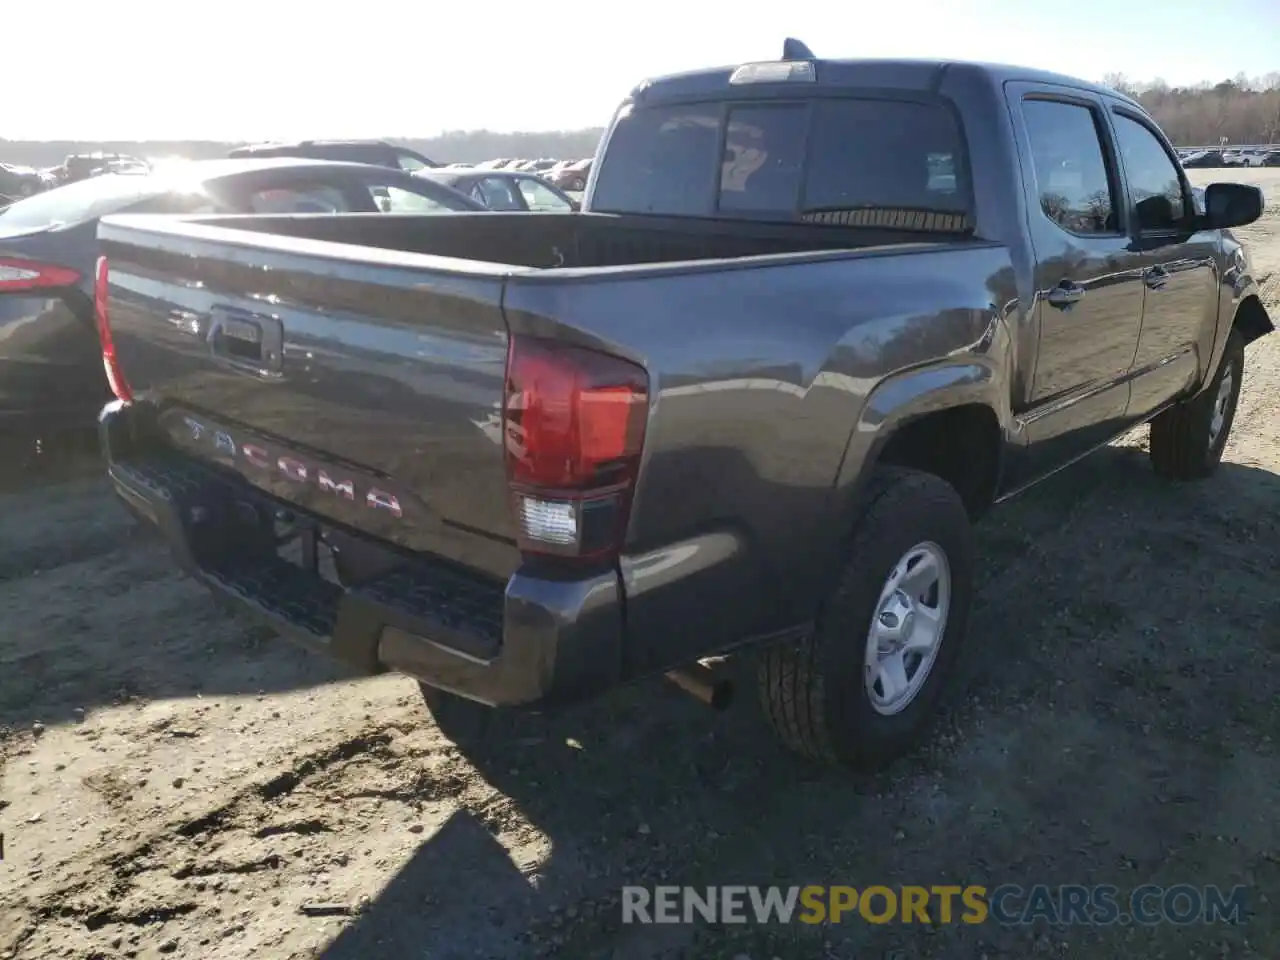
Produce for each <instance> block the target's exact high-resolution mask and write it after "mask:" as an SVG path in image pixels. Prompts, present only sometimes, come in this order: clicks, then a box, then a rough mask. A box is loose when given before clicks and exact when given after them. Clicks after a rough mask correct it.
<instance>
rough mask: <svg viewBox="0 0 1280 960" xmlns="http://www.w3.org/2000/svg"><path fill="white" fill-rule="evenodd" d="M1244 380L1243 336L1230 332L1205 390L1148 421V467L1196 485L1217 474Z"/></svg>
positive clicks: (1158, 473) (1162, 474)
mask: <svg viewBox="0 0 1280 960" xmlns="http://www.w3.org/2000/svg"><path fill="white" fill-rule="evenodd" d="M1243 379H1244V337H1243V336H1242V335H1241V333H1240V331H1238V330H1236V329H1234V328H1233V329H1232V331H1231V333H1230V334H1229V335H1228V336H1227V346H1226V349H1225V350H1224V351H1223V353H1222V361H1221V363H1219V364H1218V372H1217V373H1216V374H1215V375H1214V378H1213V382H1212V383H1210V384H1209V389H1207V390H1205V391H1203V392H1202V393H1200V394H1199V395H1198V396H1195V397H1192V398H1191V399H1190V400H1186V401H1183V402H1182V403H1179V404H1178V405H1177V406H1174V407H1170V408H1169V409H1168V410H1166V411H1165V412H1164V413H1162V414H1160V415H1159V416H1158V417H1156V418H1155V419H1154V420H1152V421H1151V453H1150V456H1151V465H1152V467H1153V468H1154V469H1155V472H1156V474H1157V475H1158V476H1161V477H1165V478H1167V479H1169V480H1200V479H1202V478H1204V477H1207V476H1209V475H1210V474H1212V473H1213V472H1214V471H1215V470H1217V469H1218V464H1220V463H1221V462H1222V452H1223V450H1225V449H1226V446H1227V439H1228V438H1229V437H1230V435H1231V425H1232V423H1233V422H1234V421H1235V416H1236V405H1237V404H1238V403H1239V401H1240V384H1241V381H1242V380H1243Z"/></svg>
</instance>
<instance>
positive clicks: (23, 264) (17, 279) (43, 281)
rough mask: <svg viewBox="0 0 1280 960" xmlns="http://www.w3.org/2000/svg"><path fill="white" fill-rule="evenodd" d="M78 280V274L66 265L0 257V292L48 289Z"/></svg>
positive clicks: (77, 281) (73, 283)
mask: <svg viewBox="0 0 1280 960" xmlns="http://www.w3.org/2000/svg"><path fill="white" fill-rule="evenodd" d="M79 282H80V274H78V273H77V272H76V271H74V270H71V269H68V268H67V267H59V266H57V265H55V264H52V263H40V262H38V261H35V260H21V259H16V258H13V257H0V293H21V292H23V291H26V290H50V289H53V288H55V287H70V286H74V285H75V284H77V283H79Z"/></svg>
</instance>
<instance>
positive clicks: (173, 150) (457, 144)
mask: <svg viewBox="0 0 1280 960" xmlns="http://www.w3.org/2000/svg"><path fill="white" fill-rule="evenodd" d="M603 132H604V131H603V128H601V127H593V128H590V129H587V130H560V131H554V130H553V131H549V132H547V133H495V132H494V131H492V130H454V131H448V132H446V133H443V134H441V135H440V136H437V137H425V138H407V137H388V138H387V139H388V140H390V141H391V142H393V143H398V144H401V145H403V146H406V147H409V148H410V149H412V150H417V151H418V152H419V153H421V154H423V155H424V156H428V157H430V158H431V159H433V160H435V161H437V162H439V163H454V162H463V163H479V162H480V161H482V160H493V159H497V158H498V157H508V158H512V159H515V158H519V159H527V160H536V159H540V158H542V157H550V158H553V159H556V160H580V159H583V158H585V157H590V156H592V155H594V154H595V152H596V144H597V143H599V142H600V134H601V133H603ZM238 146H240V144H239V143H224V142H220V141H216V140H146V141H137V140H111V141H84V140H46V141H40V140H3V139H0V161H4V162H5V163H13V164H19V165H25V166H32V167H51V166H54V165H55V164H59V163H62V161H63V160H64V159H66V157H67V155H68V154H71V153H94V152H96V151H99V150H101V151H103V152H105V153H125V154H129V155H130V156H134V157H143V158H152V159H155V158H160V157H186V158H188V159H190V160H207V159H211V158H214V157H225V156H226V155H227V151H228V150H230V149H232V148H233V147H238Z"/></svg>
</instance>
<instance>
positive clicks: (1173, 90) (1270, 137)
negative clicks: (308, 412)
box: [0, 71, 1280, 167]
mask: <svg viewBox="0 0 1280 960" xmlns="http://www.w3.org/2000/svg"><path fill="white" fill-rule="evenodd" d="M1103 83H1105V84H1106V85H1107V86H1109V87H1112V88H1113V89H1116V90H1120V91H1121V92H1123V93H1127V94H1129V95H1130V96H1132V97H1134V98H1136V99H1137V100H1138V101H1139V102H1141V103H1142V105H1143V106H1144V107H1145V108H1146V109H1147V110H1148V111H1150V113H1151V115H1152V116H1153V117H1155V118H1156V121H1157V122H1158V123H1159V124H1160V125H1161V127H1163V128H1164V130H1165V132H1166V133H1167V134H1168V135H1169V137H1170V139H1172V140H1173V142H1174V143H1175V144H1178V145H1179V146H1206V145H1217V144H1218V142H1219V141H1220V140H1221V139H1222V138H1223V137H1226V138H1227V142H1228V143H1238V144H1260V143H1280V71H1273V72H1271V73H1268V74H1266V75H1265V76H1263V77H1259V78H1253V79H1251V78H1249V77H1246V76H1244V75H1243V74H1241V75H1239V76H1237V77H1234V78H1233V79H1231V80H1223V81H1222V82H1221V83H1202V84H1198V85H1196V86H1194V87H1171V86H1169V85H1168V84H1167V83H1165V82H1164V81H1163V80H1154V81H1150V82H1145V83H1140V82H1135V81H1132V80H1130V79H1128V78H1127V77H1125V76H1124V75H1123V74H1118V73H1117V74H1110V75H1108V76H1107V77H1105V78H1104V79H1103ZM602 132H603V131H602V129H601V128H599V127H593V128H590V129H587V130H560V131H550V132H546V133H496V132H494V131H492V130H454V131H449V132H446V133H443V134H441V135H440V136H436V137H426V138H416V139H409V138H404V137H395V138H390V139H392V140H393V141H394V142H396V143H400V144H403V145H404V146H407V147H410V148H412V149H414V150H417V151H418V152H419V153H423V154H425V155H426V156H428V157H431V158H432V159H433V160H437V161H439V162H440V163H453V162H459V161H460V162H469V163H478V162H480V161H481V160H492V159H496V158H498V157H512V158H515V157H519V158H526V159H537V158H541V157H553V158H555V159H557V160H570V159H579V158H582V157H589V156H592V155H593V154H594V153H595V150H596V145H597V143H599V141H600V135H601V133H602ZM234 146H238V144H235V143H223V142H218V141H212V140H149V141H145V142H138V141H95V142H89V141H78V140H51V141H33V140H3V139H0V160H3V161H4V162H6V163H15V164H26V165H30V166H34V167H49V166H53V165H54V164H58V163H61V162H62V160H63V159H64V158H65V157H66V156H67V154H70V153H91V152H94V151H97V150H102V151H106V152H108V153H127V154H131V155H133V156H140V157H166V156H179V157H188V158H190V159H193V160H200V159H206V158H210V157H224V156H226V154H227V151H228V150H230V149H231V148H232V147H234Z"/></svg>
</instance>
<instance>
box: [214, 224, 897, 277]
mask: <svg viewBox="0 0 1280 960" xmlns="http://www.w3.org/2000/svg"><path fill="white" fill-rule="evenodd" d="M191 222H196V223H201V224H207V225H209V226H219V227H231V228H233V229H237V230H251V231H254V232H258V233H266V234H273V235H276V236H288V237H299V238H306V239H309V240H325V241H330V242H337V243H348V244H355V245H358V246H363V247H376V248H380V249H384V250H397V251H401V252H404V253H421V254H429V255H433V256H445V257H455V258H459V259H463V260H477V261H484V262H488V263H500V264H504V265H508V266H515V267H534V268H540V269H552V268H557V267H563V268H569V269H575V268H598V267H620V266H628V265H639V264H656V263H672V262H682V261H691V260H717V259H729V258H735V257H754V256H763V255H767V254H783V253H802V252H805V251H824V250H841V249H856V248H858V247H867V246H873V245H877V244H884V243H902V242H909V241H912V240H914V241H919V240H920V238H921V235H920V234H906V233H903V232H901V231H888V230H867V229H859V230H851V229H847V228H839V227H832V226H818V225H808V224H796V223H776V224H771V223H760V222H746V221H732V220H711V219H696V218H690V217H682V218H679V219H675V218H669V217H647V216H619V215H615V214H606V213H564V214H561V213H537V214H528V213H476V214H470V213H464V214H455V215H451V216H415V215H388V214H376V213H375V214H355V215H351V214H346V215H341V216H328V215H324V216H314V215H313V216H232V217H206V218H200V219H194V220H193V221H191Z"/></svg>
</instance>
